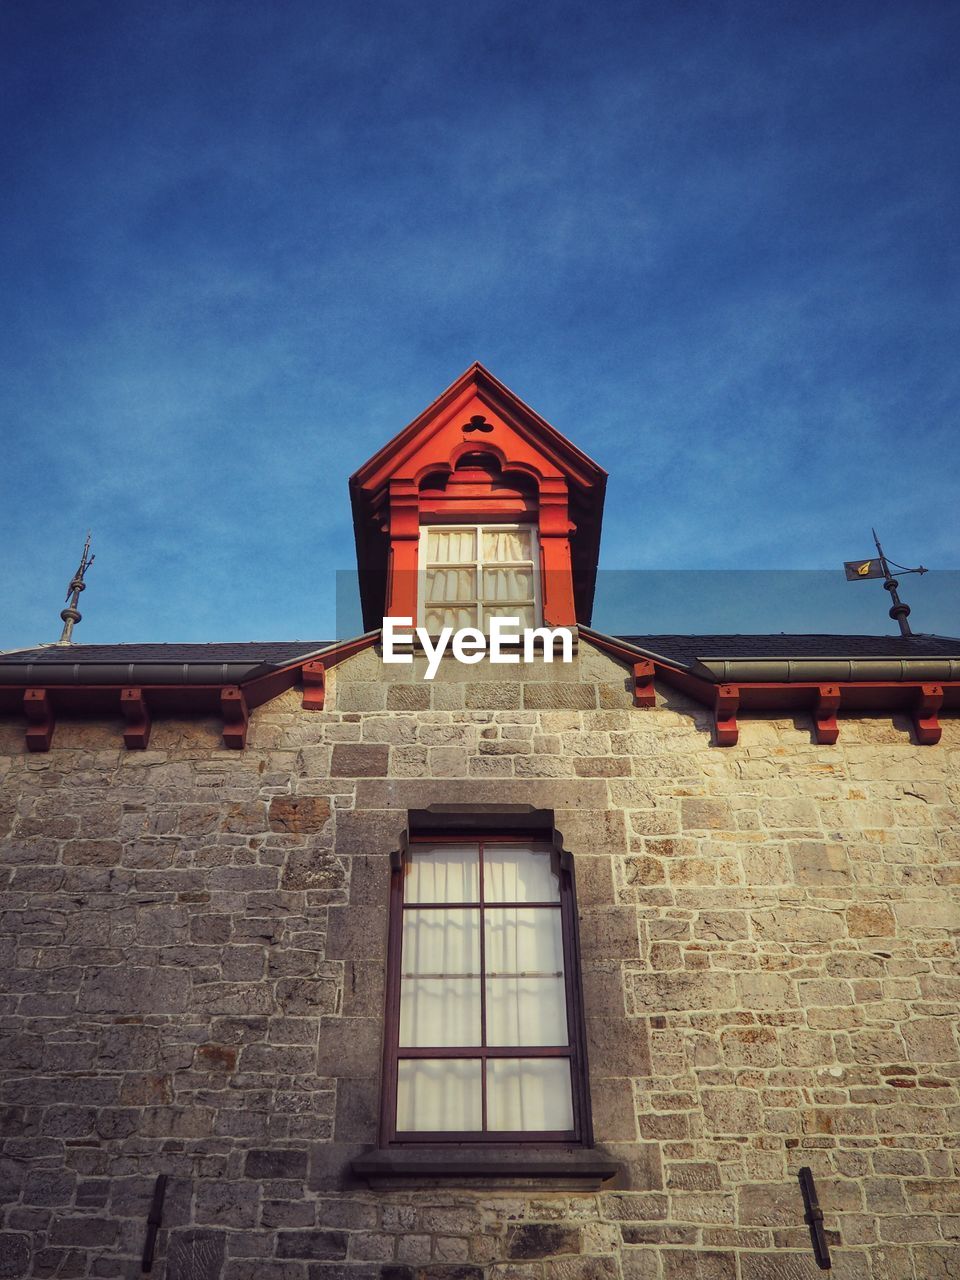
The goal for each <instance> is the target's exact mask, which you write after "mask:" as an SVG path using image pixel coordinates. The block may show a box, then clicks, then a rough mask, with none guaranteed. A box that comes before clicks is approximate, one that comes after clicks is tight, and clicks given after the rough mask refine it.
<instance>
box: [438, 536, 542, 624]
mask: <svg viewBox="0 0 960 1280" xmlns="http://www.w3.org/2000/svg"><path fill="white" fill-rule="evenodd" d="M539 567H540V560H539V549H538V546H537V534H536V530H535V529H534V528H532V527H531V526H529V525H517V524H496V525H479V524H475V525H429V526H424V527H423V528H422V529H421V530H420V590H419V592H418V599H419V602H420V604H419V614H420V616H419V618H418V624H419V625H420V626H424V627H426V628H427V630H428V631H429V633H430V634H431V635H438V634H439V632H440V629H441V628H442V627H453V628H454V630H459V629H460V628H461V627H479V628H480V630H481V631H485V630H486V625H485V624H486V621H487V619H488V618H489V617H491V616H492V615H499V616H500V617H510V618H519V619H520V626H521V627H536V626H539V625H540V623H541V621H542V615H541V604H540V581H539V579H540V574H539Z"/></svg>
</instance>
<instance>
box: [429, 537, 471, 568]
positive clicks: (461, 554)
mask: <svg viewBox="0 0 960 1280" xmlns="http://www.w3.org/2000/svg"><path fill="white" fill-rule="evenodd" d="M476 558H477V535H476V533H475V531H474V530H473V529H431V530H430V532H429V533H428V534H427V563H428V564H467V563H469V562H470V561H471V560H476Z"/></svg>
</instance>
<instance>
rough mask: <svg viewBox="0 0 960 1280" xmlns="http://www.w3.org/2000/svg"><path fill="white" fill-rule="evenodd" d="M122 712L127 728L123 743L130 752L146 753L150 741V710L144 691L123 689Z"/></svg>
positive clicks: (121, 698) (121, 695)
mask: <svg viewBox="0 0 960 1280" xmlns="http://www.w3.org/2000/svg"><path fill="white" fill-rule="evenodd" d="M120 710H121V712H122V713H123V717H124V719H125V720H126V721H127V727H126V728H125V729H124V731H123V741H124V745H125V746H126V748H127V750H128V751H145V750H146V748H147V743H148V742H149V741H150V723H151V721H150V708H149V707H148V706H147V700H146V698H145V697H144V694H143V690H142V689H121V690H120Z"/></svg>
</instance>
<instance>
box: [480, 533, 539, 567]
mask: <svg viewBox="0 0 960 1280" xmlns="http://www.w3.org/2000/svg"><path fill="white" fill-rule="evenodd" d="M483 558H484V560H485V561H487V562H488V563H489V562H491V561H493V562H494V563H498V562H499V563H501V564H503V563H509V562H510V561H511V560H531V559H532V558H533V553H532V543H531V539H530V532H529V530H528V529H496V528H494V529H484V531H483Z"/></svg>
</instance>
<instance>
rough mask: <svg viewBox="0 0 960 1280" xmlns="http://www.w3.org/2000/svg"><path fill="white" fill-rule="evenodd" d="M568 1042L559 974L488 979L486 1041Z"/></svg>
mask: <svg viewBox="0 0 960 1280" xmlns="http://www.w3.org/2000/svg"><path fill="white" fill-rule="evenodd" d="M438 1043H440V1042H439V1041H438ZM443 1043H446V1041H444V1042H443ZM451 1043H452V1042H451ZM464 1043H465V1044H470V1043H473V1042H472V1041H464ZM567 1043H568V1039H567V993H566V988H565V986H564V982H563V979H562V978H488V979H487V1044H493V1045H548V1044H549V1045H566V1044H567Z"/></svg>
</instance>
